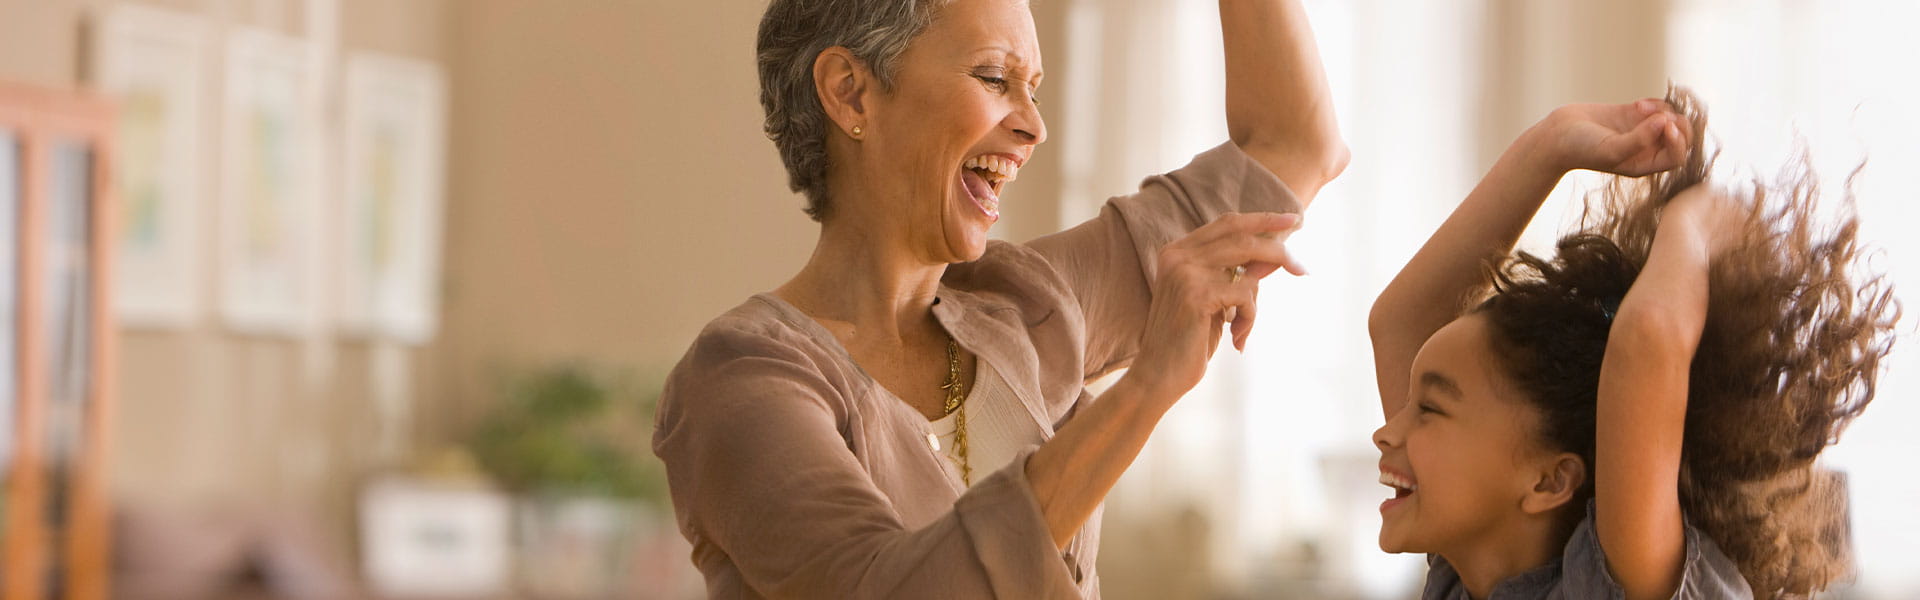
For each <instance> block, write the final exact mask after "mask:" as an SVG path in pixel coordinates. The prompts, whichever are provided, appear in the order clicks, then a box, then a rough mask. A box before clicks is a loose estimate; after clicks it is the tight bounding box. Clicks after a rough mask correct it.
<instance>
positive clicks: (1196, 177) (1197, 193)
mask: <svg viewBox="0 0 1920 600" xmlns="http://www.w3.org/2000/svg"><path fill="white" fill-rule="evenodd" d="M1300 210H1301V206H1300V201H1299V200H1298V199H1297V198H1295V196H1294V195H1293V192H1292V191H1290V190H1288V189H1287V187H1286V184H1284V183H1282V182H1281V181H1280V178H1279V177H1278V176H1276V175H1274V174H1273V172H1272V171H1269V170H1267V168H1266V167H1265V166H1262V165H1261V164H1260V163H1259V162H1258V161H1256V160H1254V159H1253V157H1251V156H1248V155H1247V154H1246V153H1245V152H1243V151H1241V150H1240V148H1239V147H1238V146H1236V145H1234V144H1233V142H1226V143H1224V144H1221V145H1219V146H1216V147H1214V148H1213V149H1211V150H1208V151H1206V152H1203V153H1201V154H1200V155H1199V156H1196V157H1194V159H1193V161H1192V162H1190V163H1187V165H1186V166H1184V167H1181V168H1179V169H1175V170H1174V171H1172V172H1169V173H1166V174H1164V175H1155V176H1152V177H1148V178H1146V180H1145V181H1142V182H1141V183H1140V190H1139V191H1138V192H1135V193H1133V194H1131V195H1126V196H1117V197H1114V198H1112V199H1109V200H1108V201H1107V203H1106V206H1104V207H1103V208H1101V210H1100V214H1099V216H1096V217H1094V218H1093V219H1092V220H1089V221H1087V222H1085V223H1081V224H1080V225H1078V226H1075V227H1073V228H1072V229H1068V230H1066V231H1062V232H1060V233H1055V234H1052V235H1048V236H1045V237H1041V238H1039V239H1036V240H1034V241H1032V242H1030V243H1029V244H1028V246H1029V247H1031V248H1032V249H1034V250H1035V251H1037V252H1039V253H1040V254H1041V255H1042V256H1044V257H1046V259H1047V261H1048V262H1049V263H1051V264H1052V265H1053V267H1054V269H1055V270H1056V271H1057V272H1058V274H1059V275H1060V276H1061V277H1063V278H1065V279H1066V280H1067V282H1068V287H1069V288H1071V289H1072V290H1073V292H1074V295H1075V299H1076V301H1077V302H1079V304H1080V308H1081V310H1082V312H1084V313H1085V314H1086V322H1087V353H1086V364H1085V365H1084V369H1085V372H1086V373H1085V378H1086V379H1089V380H1090V379H1093V378H1095V377H1098V376H1100V375H1104V374H1106V373H1108V372H1111V371H1113V370H1115V369H1119V368H1122V367H1125V366H1126V365H1127V364H1128V363H1129V362H1131V361H1132V359H1133V356H1134V354H1135V353H1137V352H1138V350H1139V342H1140V334H1141V331H1142V329H1141V328H1142V327H1143V326H1144V324H1145V323H1144V322H1145V320H1146V314H1147V308H1148V305H1149V304H1150V303H1151V302H1152V294H1151V289H1150V287H1149V282H1151V281H1153V278H1154V274H1155V272H1156V268H1157V267H1158V264H1157V258H1158V256H1159V252H1160V247H1161V246H1164V245H1166V243H1167V242H1171V241H1173V240H1175V239H1179V238H1180V237H1182V236H1184V235H1186V234H1187V233H1188V232H1191V231H1193V230H1194V229H1197V228H1199V227H1200V226H1201V225H1205V224H1207V223H1210V222H1212V221H1213V220H1214V219H1216V218H1219V217H1220V216H1221V215H1225V214H1227V213H1230V212H1241V213H1247V212H1295V213H1297V212H1300Z"/></svg>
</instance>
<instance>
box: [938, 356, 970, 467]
mask: <svg viewBox="0 0 1920 600" xmlns="http://www.w3.org/2000/svg"><path fill="white" fill-rule="evenodd" d="M940 389H943V390H946V391H947V402H946V404H945V405H943V406H941V410H943V411H944V412H943V413H941V416H946V415H953V451H954V454H957V455H959V460H957V461H955V462H956V463H958V464H959V465H960V481H961V483H965V484H967V487H973V465H972V464H971V461H969V460H967V411H964V410H960V404H961V403H962V402H965V401H966V399H967V394H966V390H963V389H961V387H960V343H959V342H956V341H954V339H953V336H951V335H949V336H947V384H946V385H943V386H940ZM956 413H957V414H956Z"/></svg>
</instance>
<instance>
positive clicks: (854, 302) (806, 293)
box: [774, 223, 946, 340]
mask: <svg viewBox="0 0 1920 600" xmlns="http://www.w3.org/2000/svg"><path fill="white" fill-rule="evenodd" d="M898 242H899V241H898V240H896V239H888V238H886V237H882V236H874V235H870V234H868V233H867V230H866V229H864V228H861V227H858V226H841V227H836V226H834V225H833V224H831V223H830V224H827V225H823V226H822V227H821V230H820V240H819V241H818V242H817V243H815V244H814V247H813V256H812V257H811V258H808V259H807V264H806V266H804V267H801V269H800V273H799V274H797V275H795V276H794V277H793V279H792V280H789V281H788V282H787V283H786V284H784V285H781V286H780V287H779V288H778V289H776V290H774V294H775V295H777V296H779V297H780V298H781V299H783V300H786V301H787V302H788V303H790V304H793V305H794V306H796V307H798V308H800V309H801V310H802V311H804V312H806V313H807V314H808V315H809V316H812V317H813V318H814V319H816V320H823V321H836V322H842V323H846V324H849V325H852V326H853V327H854V329H855V330H856V331H858V332H859V335H860V336H861V337H868V336H879V337H880V338H882V339H895V340H898V339H902V338H903V337H904V336H905V335H910V334H911V333H918V332H919V330H920V329H924V328H925V327H926V326H927V325H928V324H930V323H931V320H930V319H929V316H930V314H931V313H930V311H931V310H932V307H933V303H934V294H935V292H936V291H937V290H938V289H939V286H940V277H941V275H943V274H945V272H946V264H945V263H930V262H929V261H927V260H924V259H922V258H920V257H917V256H914V254H913V253H912V252H911V251H910V250H909V249H907V248H905V247H904V246H903V245H901V244H899V243H898ZM910 332H911V333H910Z"/></svg>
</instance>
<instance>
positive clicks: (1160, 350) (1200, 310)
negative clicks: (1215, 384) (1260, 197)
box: [1128, 213, 1306, 399]
mask: <svg viewBox="0 0 1920 600" xmlns="http://www.w3.org/2000/svg"><path fill="white" fill-rule="evenodd" d="M1299 227H1300V215H1297V214H1280V213H1250V214H1228V215H1224V216H1222V217H1220V218H1219V219H1216V220H1214V221H1213V222H1212V223H1208V224H1206V225H1204V226H1202V227H1200V228H1199V229H1195V230H1193V232H1192V233H1188V234H1187V235H1186V236H1185V237H1182V238H1180V239H1177V240H1174V241H1172V242H1170V243H1168V244H1167V245H1166V246H1163V247H1161V249H1160V257H1159V265H1160V266H1159V269H1158V271H1157V273H1156V274H1155V277H1154V281H1153V282H1152V288H1153V304H1152V305H1151V306H1150V307H1149V308H1148V310H1147V322H1146V327H1145V330H1144V331H1143V332H1142V334H1141V339H1140V354H1139V356H1137V357H1135V358H1134V361H1133V366H1132V368H1131V369H1129V371H1128V373H1129V377H1133V376H1134V374H1138V375H1139V376H1140V377H1145V378H1146V380H1145V381H1142V382H1140V383H1142V384H1144V385H1145V387H1147V388H1148V389H1152V390H1155V391H1156V392H1157V393H1156V395H1157V396H1160V397H1164V398H1168V399H1175V398H1179V397H1180V396H1181V395H1183V394H1185V393H1186V392H1187V390H1190V389H1193V386H1194V385H1196V384H1198V383H1199V382H1200V377H1201V376H1202V375H1205V374H1206V371H1207V360H1208V359H1210V358H1212V357H1213V351H1214V349H1215V348H1218V347H1219V345H1220V331H1221V330H1220V326H1221V325H1222V324H1224V323H1226V322H1227V321H1229V320H1230V321H1231V322H1232V328H1231V330H1232V332H1233V345H1234V347H1235V348H1241V349H1244V348H1245V347H1246V341H1247V334H1248V333H1249V332H1251V331H1252V330H1253V321H1254V316H1255V313H1256V312H1257V311H1258V305H1257V304H1256V303H1255V300H1256V298H1257V297H1258V295H1259V290H1260V288H1259V284H1260V280H1261V279H1262V278H1264V277H1266V276H1267V275H1270V274H1272V273H1273V272H1274V271H1276V270H1279V269H1286V271H1287V272H1289V273H1293V274H1294V275H1304V274H1306V269H1304V268H1302V267H1301V266H1300V265H1299V263H1298V262H1296V261H1294V259H1293V257H1292V256H1291V255H1290V254H1288V252H1287V247H1286V240H1287V237H1288V236H1291V235H1292V234H1293V232H1294V231H1295V230H1297V229H1299ZM1236 267H1241V268H1244V269H1245V271H1244V273H1241V274H1238V275H1236V269H1235V268H1236Z"/></svg>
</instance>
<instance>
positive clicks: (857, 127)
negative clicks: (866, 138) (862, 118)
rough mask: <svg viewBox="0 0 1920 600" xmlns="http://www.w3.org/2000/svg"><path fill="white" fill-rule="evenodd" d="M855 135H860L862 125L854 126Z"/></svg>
mask: <svg viewBox="0 0 1920 600" xmlns="http://www.w3.org/2000/svg"><path fill="white" fill-rule="evenodd" d="M853 137H860V126H859V125H855V126H853Z"/></svg>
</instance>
